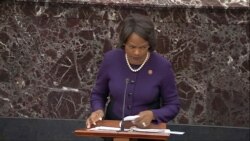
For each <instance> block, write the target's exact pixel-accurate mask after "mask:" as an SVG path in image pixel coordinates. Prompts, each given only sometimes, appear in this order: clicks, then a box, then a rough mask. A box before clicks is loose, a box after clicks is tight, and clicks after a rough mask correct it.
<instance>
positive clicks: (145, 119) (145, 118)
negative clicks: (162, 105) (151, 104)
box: [133, 110, 154, 128]
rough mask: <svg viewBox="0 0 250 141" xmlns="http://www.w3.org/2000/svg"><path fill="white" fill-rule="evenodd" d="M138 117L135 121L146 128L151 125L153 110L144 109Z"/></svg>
mask: <svg viewBox="0 0 250 141" xmlns="http://www.w3.org/2000/svg"><path fill="white" fill-rule="evenodd" d="M139 116H140V117H138V118H136V119H135V120H134V121H133V123H134V124H135V125H136V126H137V127H139V128H146V127H148V126H149V125H150V123H151V121H152V120H153V119H154V114H153V112H152V111H150V110H147V111H142V112H140V113H139Z"/></svg>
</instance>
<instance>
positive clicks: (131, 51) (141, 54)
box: [125, 33, 149, 65]
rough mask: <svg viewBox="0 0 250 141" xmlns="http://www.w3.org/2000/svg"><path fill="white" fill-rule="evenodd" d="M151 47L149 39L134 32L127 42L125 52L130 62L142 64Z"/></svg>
mask: <svg viewBox="0 0 250 141" xmlns="http://www.w3.org/2000/svg"><path fill="white" fill-rule="evenodd" d="M148 49H149V43H148V41H146V40H144V39H143V38H142V37H140V36H139V35H138V34H136V33H132V34H131V35H130V36H129V37H128V40H127V42H126V43H125V52H126V54H127V56H128V60H129V63H131V64H134V65H140V64H142V63H143V61H144V60H145V58H146V56H147V53H148Z"/></svg>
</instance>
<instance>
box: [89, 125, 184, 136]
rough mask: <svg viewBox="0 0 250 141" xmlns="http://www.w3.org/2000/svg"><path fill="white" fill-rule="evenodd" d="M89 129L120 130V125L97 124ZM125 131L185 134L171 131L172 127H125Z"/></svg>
mask: <svg viewBox="0 0 250 141" xmlns="http://www.w3.org/2000/svg"><path fill="white" fill-rule="evenodd" d="M89 130H95V131H96V130H106V131H119V130H120V128H118V127H109V126H97V127H94V128H90V129H89ZM124 130H125V131H135V132H150V133H165V134H175V135H183V134H184V133H185V132H179V131H170V129H142V128H137V127H132V128H130V129H124Z"/></svg>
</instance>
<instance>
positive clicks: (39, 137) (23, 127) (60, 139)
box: [0, 118, 250, 141]
mask: <svg viewBox="0 0 250 141" xmlns="http://www.w3.org/2000/svg"><path fill="white" fill-rule="evenodd" d="M83 127H85V121H83V120H73V119H71V120H59V119H57V120H52V119H24V118H0V141H102V139H100V138H87V137H76V136H74V135H73V134H72V132H73V131H74V129H77V128H83ZM168 128H169V129H170V130H173V131H184V132H185V134H184V135H181V136H180V135H171V136H170V138H169V141H249V131H250V130H249V128H235V127H218V126H217V127H216V126H193V125H181V124H169V125H168Z"/></svg>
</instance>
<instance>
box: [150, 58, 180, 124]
mask: <svg viewBox="0 0 250 141" xmlns="http://www.w3.org/2000/svg"><path fill="white" fill-rule="evenodd" d="M165 68H166V69H164V70H165V73H164V74H165V75H164V77H163V79H162V81H161V83H160V96H161V108H160V109H154V110H153V113H154V117H155V120H156V123H160V122H165V123H166V122H168V121H170V120H172V119H173V118H174V117H175V116H176V115H177V114H178V113H179V110H180V100H179V96H178V90H177V86H176V82H175V76H174V72H173V69H172V65H171V64H170V63H169V62H168V63H167V65H166V66H165Z"/></svg>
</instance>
